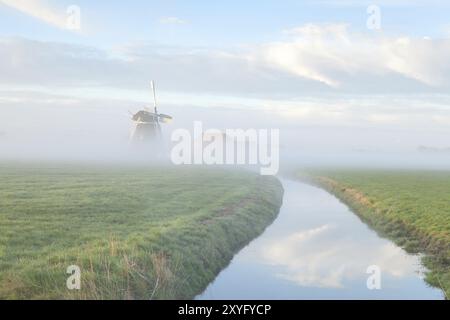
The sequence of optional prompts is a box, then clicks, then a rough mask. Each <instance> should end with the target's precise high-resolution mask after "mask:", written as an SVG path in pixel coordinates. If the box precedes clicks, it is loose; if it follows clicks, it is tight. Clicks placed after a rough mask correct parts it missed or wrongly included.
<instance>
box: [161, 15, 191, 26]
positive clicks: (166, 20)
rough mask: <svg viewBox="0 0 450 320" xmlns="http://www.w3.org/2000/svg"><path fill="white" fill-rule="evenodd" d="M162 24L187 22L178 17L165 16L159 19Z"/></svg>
mask: <svg viewBox="0 0 450 320" xmlns="http://www.w3.org/2000/svg"><path fill="white" fill-rule="evenodd" d="M159 22H160V23H162V24H186V23H187V22H186V21H185V20H183V19H180V18H177V17H164V18H161V19H159Z"/></svg>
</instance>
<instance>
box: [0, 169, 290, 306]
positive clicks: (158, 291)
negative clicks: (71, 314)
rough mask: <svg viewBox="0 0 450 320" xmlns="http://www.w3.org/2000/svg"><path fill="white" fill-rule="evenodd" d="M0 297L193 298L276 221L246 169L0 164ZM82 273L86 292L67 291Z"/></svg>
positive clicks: (271, 199) (275, 201)
mask: <svg viewBox="0 0 450 320" xmlns="http://www.w3.org/2000/svg"><path fill="white" fill-rule="evenodd" d="M0 181H1V184H0V299H189V298H193V297H194V296H196V295H197V294H199V293H201V292H202V290H203V289H204V288H205V287H206V286H207V285H208V283H209V282H211V281H212V280H213V279H214V278H215V276H216V275H217V274H218V273H219V272H220V271H221V270H222V269H223V268H224V267H225V266H226V265H227V264H228V263H229V262H230V260H231V259H232V257H233V255H234V254H235V253H236V252H237V251H238V250H240V249H241V248H242V247H243V246H245V245H246V244H247V243H248V242H249V241H251V240H252V239H253V238H255V237H256V236H258V235H259V234H260V233H261V232H262V231H263V230H264V229H265V228H266V227H267V226H268V225H269V224H270V223H271V222H272V221H273V220H274V219H275V217H276V215H277V213H278V211H279V208H280V206H281V201H282V193H283V190H282V187H281V184H280V183H279V182H278V180H276V179H275V178H270V177H261V176H259V175H256V174H253V173H249V172H245V171H224V170H215V169H200V168H198V169H187V168H177V169H174V168H144V167H142V168H131V167H124V168H113V167H110V168H93V167H79V166H62V165H55V166H50V165H45V166H37V165H35V166H33V165H23V166H11V165H8V164H3V165H0ZM72 265H74V266H79V267H80V269H81V278H80V279H81V289H80V290H69V289H68V288H67V286H66V281H67V278H68V277H69V276H70V274H67V273H66V272H67V268H68V267H69V266H72Z"/></svg>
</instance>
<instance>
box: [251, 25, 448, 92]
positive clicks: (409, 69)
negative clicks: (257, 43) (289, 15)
mask: <svg viewBox="0 0 450 320" xmlns="http://www.w3.org/2000/svg"><path fill="white" fill-rule="evenodd" d="M287 34H288V35H289V38H288V40H285V41H280V42H274V43H269V44H264V45H262V46H261V47H260V52H259V53H258V55H259V58H260V59H261V60H262V61H265V62H266V63H267V65H268V66H271V67H273V68H275V69H277V70H281V71H284V72H287V73H290V74H293V75H296V76H298V77H303V78H306V79H310V80H314V81H318V82H321V83H323V84H325V85H327V86H329V87H332V88H339V89H343V90H345V88H346V87H353V88H355V87H359V86H360V85H361V84H369V83H370V84H371V85H373V84H375V85H376V86H378V88H380V89H381V88H383V89H384V90H385V91H386V89H387V88H388V87H389V86H391V85H394V86H395V85H396V83H397V79H398V78H399V77H401V78H403V81H401V82H403V83H405V82H407V81H408V80H412V82H416V83H418V84H421V85H425V86H428V87H448V84H449V81H450V73H449V71H450V61H449V59H448V56H449V54H450V40H448V39H442V40H432V39H423V38H409V37H388V36H383V35H372V34H367V33H365V34H362V33H359V34H358V33H352V32H350V31H349V27H348V26H347V25H342V24H328V25H313V24H309V25H306V26H303V27H300V28H296V29H293V30H289V31H288V32H287ZM400 80H401V79H400ZM405 80H406V81H405ZM410 82H411V81H410Z"/></svg>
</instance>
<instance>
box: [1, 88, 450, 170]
mask: <svg viewBox="0 0 450 320" xmlns="http://www.w3.org/2000/svg"><path fill="white" fill-rule="evenodd" d="M3 97H6V95H3ZM15 97H16V98H15V99H12V98H9V99H3V100H1V101H0V160H3V161H6V160H8V161H73V162H83V163H86V162H92V163H117V164H121V163H128V164H132V163H140V164H142V163H147V162H148V163H149V164H150V163H153V162H154V161H155V157H154V151H153V150H152V148H151V146H145V145H141V146H139V147H136V146H133V145H132V144H131V143H130V133H131V129H132V126H133V123H132V121H131V116H130V112H136V111H138V110H140V109H142V107H143V106H145V105H149V104H150V103H146V102H145V101H138V100H137V101H132V100H127V99H124V100H120V99H108V98H104V99H101V98H96V99H86V98H79V97H77V96H71V97H65V96H52V95H45V94H40V95H38V94H36V93H35V94H34V95H31V96H30V94H29V93H25V92H23V93H22V92H19V93H15ZM164 97H165V95H164V94H162V97H161V99H160V110H159V111H160V112H162V113H165V114H169V115H171V116H173V118H174V120H173V122H172V123H170V124H162V130H163V138H164V145H165V148H164V152H163V153H164V156H163V157H159V158H158V159H159V161H165V162H167V163H170V159H169V154H170V150H171V148H172V146H173V143H172V142H171V135H172V133H173V131H174V130H176V129H180V128H183V129H187V130H189V131H192V130H193V123H194V121H201V122H202V123H203V128H204V130H208V129H219V130H222V131H225V130H226V129H235V128H240V129H250V128H254V129H279V130H280V158H281V159H280V162H281V171H283V170H290V169H292V168H303V167H317V166H321V167H330V166H333V167H349V168H360V167H369V168H405V169H406V168H409V169H411V168H417V169H448V168H449V167H450V152H449V150H448V149H447V148H448V147H450V140H448V137H449V135H448V134H449V132H448V130H445V127H436V126H435V124H433V123H430V124H427V120H425V122H424V124H421V125H417V124H416V125H409V124H408V123H406V124H402V125H399V124H398V123H393V124H389V123H388V124H386V123H383V124H374V123H364V122H361V123H358V121H353V122H352V121H333V119H331V118H330V117H323V118H321V117H315V118H311V117H306V118H302V117H295V116H291V115H289V114H285V113H282V112H279V110H278V109H277V108H271V109H263V108H257V106H256V107H255V108H248V107H245V106H239V105H232V104H230V105H223V106H217V105H216V106H213V107H208V106H195V105H192V104H186V105H182V104H174V103H165V101H164ZM149 99H150V98H149ZM349 112H351V111H349ZM430 116H432V114H430ZM152 154H153V156H152Z"/></svg>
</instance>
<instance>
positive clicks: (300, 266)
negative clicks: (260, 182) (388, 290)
mask: <svg viewBox="0 0 450 320" xmlns="http://www.w3.org/2000/svg"><path fill="white" fill-rule="evenodd" d="M340 232H342V231H339V230H338V228H336V227H333V226H331V225H323V226H320V227H317V228H313V229H310V230H305V231H301V232H297V233H294V234H292V235H290V236H287V237H285V238H283V239H277V242H276V243H275V242H274V243H269V244H268V245H267V246H265V247H264V250H263V251H262V253H261V254H262V256H263V258H264V259H265V261H266V262H267V263H269V264H271V265H276V266H280V267H282V268H281V271H280V273H279V274H278V276H279V277H281V278H283V279H286V280H289V281H292V282H294V283H297V284H299V285H301V286H306V287H317V288H343V287H344V286H345V283H346V281H348V280H353V279H360V278H362V279H365V277H366V270H367V267H368V266H369V265H370V264H371V263H373V264H376V265H377V266H379V267H380V268H381V269H382V270H383V272H384V273H385V274H389V275H391V276H394V277H399V278H401V277H405V276H408V275H410V274H414V272H415V271H416V270H415V268H416V267H415V263H414V261H415V260H416V258H415V257H411V256H407V255H406V254H405V253H404V251H403V250H402V249H400V248H399V247H396V246H395V245H393V244H391V243H385V244H382V245H380V244H379V243H372V242H368V243H365V245H361V244H360V243H358V242H355V241H353V240H354V239H351V240H349V239H348V238H346V237H342V234H341V233H340ZM333 233H335V234H333ZM336 234H337V235H340V237H339V236H336ZM331 238H332V239H339V240H335V241H334V243H333V244H332V245H330V240H329V239H331ZM367 248H369V249H367Z"/></svg>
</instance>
